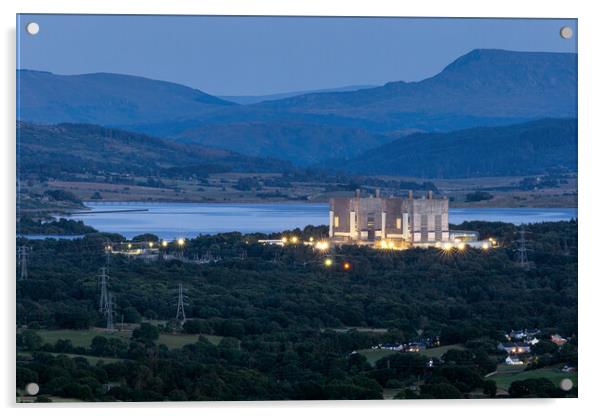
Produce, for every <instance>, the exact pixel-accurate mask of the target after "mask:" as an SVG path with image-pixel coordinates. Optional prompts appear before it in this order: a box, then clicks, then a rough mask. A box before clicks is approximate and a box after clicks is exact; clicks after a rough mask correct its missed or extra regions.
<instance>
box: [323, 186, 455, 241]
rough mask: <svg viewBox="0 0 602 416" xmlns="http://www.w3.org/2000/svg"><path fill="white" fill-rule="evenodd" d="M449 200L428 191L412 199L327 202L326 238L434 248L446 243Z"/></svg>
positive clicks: (376, 196)
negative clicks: (328, 209) (327, 227)
mask: <svg viewBox="0 0 602 416" xmlns="http://www.w3.org/2000/svg"><path fill="white" fill-rule="evenodd" d="M448 211H449V201H448V199H447V198H433V193H432V192H431V191H429V192H428V193H427V195H425V196H424V197H421V198H414V197H413V194H412V192H411V191H410V192H409V194H408V197H407V198H393V197H388V198H382V197H381V196H380V193H379V192H378V191H376V194H375V195H374V196H369V197H367V198H362V197H361V196H360V193H359V191H356V195H355V197H353V198H332V199H331V200H330V212H329V216H330V221H329V224H330V226H329V236H330V239H331V241H333V242H339V243H352V244H353V243H355V244H367V245H369V244H374V245H379V244H381V245H382V246H383V247H385V246H386V248H407V247H410V246H425V247H428V246H434V245H439V244H441V243H445V242H447V241H448V240H449V238H450V233H449V217H448Z"/></svg>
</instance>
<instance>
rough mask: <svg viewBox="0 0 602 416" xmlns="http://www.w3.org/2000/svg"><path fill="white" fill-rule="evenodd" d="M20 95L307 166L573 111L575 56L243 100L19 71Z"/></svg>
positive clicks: (103, 77) (518, 56)
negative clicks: (431, 136) (412, 140)
mask: <svg viewBox="0 0 602 416" xmlns="http://www.w3.org/2000/svg"><path fill="white" fill-rule="evenodd" d="M359 88H361V87H359ZM344 89H345V88H344ZM18 99H19V103H18V105H19V114H18V118H19V120H24V121H33V122H37V123H50V124H53V123H59V122H77V123H90V124H98V125H103V126H108V127H116V128H122V129H125V130H130V131H137V132H141V133H145V134H148V135H151V136H157V137H162V138H165V139H170V140H173V141H175V142H180V143H196V144H202V145H205V146H211V147H216V148H223V149H229V150H232V151H236V152H238V153H243V154H246V155H249V156H254V157H276V158H279V159H282V160H288V161H291V162H293V163H295V164H296V165H298V166H307V165H311V164H316V163H322V162H324V161H326V160H330V159H332V158H333V157H336V158H339V159H350V158H354V157H356V156H358V155H359V154H360V153H362V152H364V151H366V150H368V149H371V148H376V147H379V146H381V145H383V144H385V143H387V142H389V141H391V140H393V139H394V138H397V137H400V136H401V135H405V134H408V133H413V132H417V131H418V132H450V131H455V130H460V129H468V128H473V127H487V126H501V125H512V124H518V123H523V122H527V121H533V120H536V119H541V118H575V117H576V112H577V104H576V100H577V55H576V54H570V53H547V52H513V51H504V50H489V49H480V50H474V51H472V52H470V53H468V54H466V55H464V56H461V57H459V58H458V59H456V60H455V61H454V62H452V63H451V64H449V65H448V66H447V67H446V68H444V69H443V70H442V71H441V72H440V73H439V74H437V75H435V76H434V77H432V78H428V79H425V80H422V81H419V82H403V81H397V82H390V83H388V84H385V85H383V86H380V87H374V88H361V89H357V90H352V91H336V92H332V91H330V92H315V93H310V94H301V95H296V96H293V97H286V98H282V99H275V100H268V101H263V102H260V103H255V104H248V105H239V104H235V103H232V102H229V101H225V100H223V99H220V98H217V97H213V96H211V95H208V94H205V93H203V92H201V91H198V90H194V89H192V88H188V87H185V86H182V85H177V84H173V83H168V82H163V81H155V80H149V79H146V78H141V77H134V76H129V75H118V74H87V75H69V76H62V75H54V74H50V73H47V72H39V71H28V70H22V71H18Z"/></svg>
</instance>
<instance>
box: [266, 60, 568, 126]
mask: <svg viewBox="0 0 602 416" xmlns="http://www.w3.org/2000/svg"><path fill="white" fill-rule="evenodd" d="M576 94H577V55H576V54H569V53H544V52H513V51H503V50H487V49H480V50H473V51H472V52H470V53H468V54H466V55H464V56H461V57H460V58H458V59H456V60H455V61H454V62H452V63H451V64H450V65H448V66H447V67H446V68H445V69H444V70H443V71H441V72H440V73H439V74H437V75H436V76H434V77H432V78H428V79H425V80H423V81H419V82H410V83H407V82H403V81H399V82H390V83H388V84H386V85H384V86H382V87H377V88H370V89H362V90H359V91H351V92H339V93H322V94H307V95H301V96H296V97H292V98H287V99H283V100H277V101H270V102H265V103H261V104H257V106H261V107H262V108H274V107H277V108H280V109H282V110H287V111H294V112H310V113H324V114H331V115H339V116H353V117H356V118H362V119H369V120H378V121H382V122H385V123H399V124H406V123H412V122H413V121H412V119H416V121H414V122H418V123H419V122H420V120H421V119H429V120H431V122H434V125H433V127H432V129H433V130H436V129H438V127H437V124H438V123H442V122H443V124H445V122H444V120H448V121H449V120H450V119H454V118H456V119H457V120H458V122H461V120H462V118H463V117H476V118H486V119H487V118H494V119H500V118H506V119H508V120H510V119H521V118H541V117H568V116H575V115H576ZM408 115H411V117H410V118H408V117H407V116H408ZM437 120H440V121H439V122H437ZM406 127H410V126H406ZM413 127H420V126H416V125H415V126H413ZM450 127H451V126H450Z"/></svg>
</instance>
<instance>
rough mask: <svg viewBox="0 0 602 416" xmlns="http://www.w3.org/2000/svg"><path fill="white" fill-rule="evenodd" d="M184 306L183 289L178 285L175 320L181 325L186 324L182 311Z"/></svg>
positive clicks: (184, 314)
mask: <svg viewBox="0 0 602 416" xmlns="http://www.w3.org/2000/svg"><path fill="white" fill-rule="evenodd" d="M184 306H186V299H185V295H184V288H183V287H182V283H180V285H179V287H178V310H177V311H176V320H177V321H180V322H181V323H182V324H183V323H184V322H186V310H185V309H184Z"/></svg>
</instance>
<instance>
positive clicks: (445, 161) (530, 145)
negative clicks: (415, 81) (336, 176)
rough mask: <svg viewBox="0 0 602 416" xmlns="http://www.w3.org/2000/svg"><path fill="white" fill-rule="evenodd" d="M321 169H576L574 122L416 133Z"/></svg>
mask: <svg viewBox="0 0 602 416" xmlns="http://www.w3.org/2000/svg"><path fill="white" fill-rule="evenodd" d="M322 167H324V168H326V167H329V168H330V169H335V170H343V171H347V172H351V173H361V174H367V175H399V176H418V177H426V178H453V177H483V176H514V175H534V174H541V173H543V172H545V171H546V170H548V169H559V168H562V169H566V170H568V171H576V170H577V120H576V119H542V120H537V121H532V122H527V123H522V124H515V125H510V126H497V127H478V128H472V129H467V130H458V131H454V132H450V133H418V134H413V135H410V136H407V137H403V138H401V139H398V140H395V141H393V142H391V143H388V144H385V145H383V146H380V147H377V148H375V149H371V150H368V151H366V152H364V153H362V154H361V155H359V156H357V157H356V158H353V159H350V160H333V161H329V162H328V163H327V164H323V165H322Z"/></svg>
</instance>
